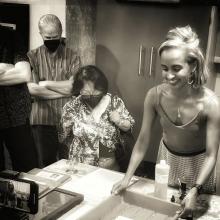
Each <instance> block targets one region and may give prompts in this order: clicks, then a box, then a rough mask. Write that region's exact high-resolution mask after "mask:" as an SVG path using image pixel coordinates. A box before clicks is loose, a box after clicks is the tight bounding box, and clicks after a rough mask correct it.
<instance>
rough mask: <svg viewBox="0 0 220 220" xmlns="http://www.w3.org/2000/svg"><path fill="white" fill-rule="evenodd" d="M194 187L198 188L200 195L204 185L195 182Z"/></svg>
mask: <svg viewBox="0 0 220 220" xmlns="http://www.w3.org/2000/svg"><path fill="white" fill-rule="evenodd" d="M192 188H196V189H197V192H198V194H199V195H200V194H201V191H202V188H203V187H202V185H201V184H194V185H193V186H192ZM192 188H191V189H192Z"/></svg>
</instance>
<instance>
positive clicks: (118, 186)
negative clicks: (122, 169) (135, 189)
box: [111, 178, 130, 195]
mask: <svg viewBox="0 0 220 220" xmlns="http://www.w3.org/2000/svg"><path fill="white" fill-rule="evenodd" d="M129 183H130V180H127V179H125V178H123V179H122V180H121V181H119V182H117V183H115V184H114V185H113V187H112V191H111V193H112V194H114V195H117V194H119V193H120V192H121V191H123V190H125V189H126V188H127V187H128V185H129Z"/></svg>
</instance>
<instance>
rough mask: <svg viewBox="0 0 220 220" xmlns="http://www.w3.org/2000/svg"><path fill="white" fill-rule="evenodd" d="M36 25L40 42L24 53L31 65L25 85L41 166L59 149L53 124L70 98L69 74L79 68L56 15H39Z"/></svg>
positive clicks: (56, 122) (52, 158)
mask: <svg viewBox="0 0 220 220" xmlns="http://www.w3.org/2000/svg"><path fill="white" fill-rule="evenodd" d="M38 27H39V32H40V35H41V37H42V39H43V41H44V44H43V45H42V46H40V47H38V48H37V49H35V50H32V51H30V52H29V53H28V57H29V60H30V63H31V66H32V80H31V82H30V83H28V88H29V91H30V93H31V95H32V96H33V97H34V103H33V105H32V112H31V124H32V128H33V134H34V138H35V142H36V144H37V148H38V151H39V156H40V158H39V159H40V164H41V167H45V166H47V165H49V164H51V163H54V162H55V161H57V156H58V150H59V148H60V144H59V141H58V131H57V126H58V124H59V121H60V118H61V111H62V107H63V105H64V104H65V103H66V102H67V101H69V99H70V96H71V90H72V83H73V76H74V74H75V72H76V71H77V70H78V68H79V67H80V58H79V56H77V55H76V53H74V52H73V51H72V50H71V49H69V48H67V47H66V46H65V43H64V41H63V38H61V34H62V25H61V22H60V20H59V19H58V17H57V16H55V15H53V14H47V15H44V16H42V17H41V18H40V20H39V23H38Z"/></svg>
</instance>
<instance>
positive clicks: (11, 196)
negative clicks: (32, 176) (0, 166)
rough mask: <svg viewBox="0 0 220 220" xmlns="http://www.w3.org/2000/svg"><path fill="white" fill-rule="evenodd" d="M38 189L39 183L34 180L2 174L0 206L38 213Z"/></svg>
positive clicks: (0, 177)
mask: <svg viewBox="0 0 220 220" xmlns="http://www.w3.org/2000/svg"><path fill="white" fill-rule="evenodd" d="M3 176H4V175H3ZM38 191H39V189H38V185H37V184H36V183H35V182H33V181H30V180H23V179H19V178H18V177H14V176H12V177H10V176H7V177H5V176H4V177H2V176H1V174H0V207H4V208H9V209H13V210H18V211H22V212H26V213H30V214H36V213H37V212H38Z"/></svg>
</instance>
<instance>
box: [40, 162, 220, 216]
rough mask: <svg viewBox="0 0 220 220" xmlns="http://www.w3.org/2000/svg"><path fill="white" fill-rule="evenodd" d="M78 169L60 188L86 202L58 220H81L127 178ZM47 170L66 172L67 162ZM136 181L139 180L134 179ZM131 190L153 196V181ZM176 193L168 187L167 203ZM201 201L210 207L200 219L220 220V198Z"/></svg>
mask: <svg viewBox="0 0 220 220" xmlns="http://www.w3.org/2000/svg"><path fill="white" fill-rule="evenodd" d="M76 168H77V170H79V172H78V173H76V174H73V175H71V180H70V181H68V182H66V183H64V184H62V185H61V186H60V188H62V189H65V190H68V191H73V192H77V193H81V194H83V195H84V201H83V202H82V203H81V204H79V205H78V206H76V207H74V208H73V209H71V210H70V211H68V212H67V213H65V214H64V215H63V216H61V217H60V218H59V220H79V219H80V216H82V215H84V214H85V213H86V212H88V211H90V210H91V209H93V208H94V207H96V206H97V205H99V204H100V203H102V202H103V201H104V200H106V199H107V198H109V197H110V196H111V189H112V186H113V185H114V183H116V182H118V181H119V180H121V179H122V177H123V175H124V174H123V173H119V172H115V171H111V170H106V169H102V168H98V167H94V166H90V165H86V164H78V165H77V167H76ZM44 169H46V170H50V171H55V172H60V173H66V170H67V164H66V160H60V161H58V162H56V163H54V164H52V165H50V166H48V167H46V168H44ZM135 181H136V179H134V182H135ZM128 190H129V191H133V192H136V193H140V194H142V195H143V194H146V195H153V192H154V181H153V180H150V179H143V178H141V180H139V181H138V182H135V184H132V186H130V187H129V188H128ZM175 193H177V191H176V190H174V189H172V188H168V196H167V200H170V198H171V196H172V195H173V194H175ZM199 200H200V204H201V206H204V207H205V206H206V207H207V206H208V205H209V208H208V211H207V212H206V214H205V215H203V216H201V217H199V218H198V219H199V220H220V197H219V196H215V195H212V196H209V197H208V196H207V195H201V196H200V199H199ZM208 200H209V201H208ZM207 201H208V202H207Z"/></svg>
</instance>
